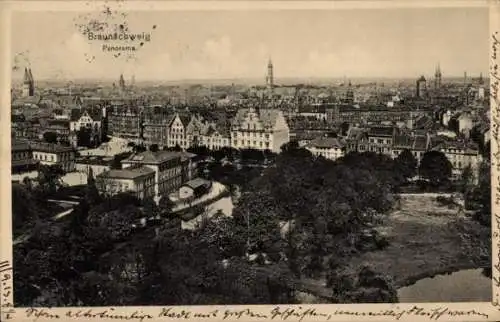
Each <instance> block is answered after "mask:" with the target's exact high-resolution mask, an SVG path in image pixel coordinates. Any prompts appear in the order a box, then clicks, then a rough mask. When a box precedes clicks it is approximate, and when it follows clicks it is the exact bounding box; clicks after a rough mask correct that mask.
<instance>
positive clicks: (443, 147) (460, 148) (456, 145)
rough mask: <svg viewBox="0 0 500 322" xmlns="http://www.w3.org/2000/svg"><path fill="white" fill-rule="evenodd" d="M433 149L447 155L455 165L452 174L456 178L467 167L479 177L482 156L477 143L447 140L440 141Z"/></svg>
mask: <svg viewBox="0 0 500 322" xmlns="http://www.w3.org/2000/svg"><path fill="white" fill-rule="evenodd" d="M432 149H433V150H436V151H440V152H442V153H444V155H446V158H448V160H449V161H450V162H451V165H452V166H453V171H452V175H453V177H454V178H459V177H460V175H461V174H462V172H463V170H464V169H465V168H466V167H470V168H471V169H472V172H473V173H474V174H475V176H476V178H477V175H478V171H479V165H480V164H481V161H482V157H481V154H480V153H479V149H478V147H477V145H476V144H475V143H473V142H470V141H456V140H453V141H451V140H446V141H444V142H440V143H438V144H437V145H436V146H434V147H433V148H432Z"/></svg>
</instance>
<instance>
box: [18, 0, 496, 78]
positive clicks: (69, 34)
mask: <svg viewBox="0 0 500 322" xmlns="http://www.w3.org/2000/svg"><path fill="white" fill-rule="evenodd" d="M93 19H96V20H98V21H100V22H108V27H107V28H108V29H107V31H112V30H111V29H110V28H111V27H110V26H113V25H116V24H122V23H124V22H125V23H126V26H128V28H129V32H130V33H142V32H147V33H151V41H150V42H146V43H145V44H144V46H142V47H140V48H139V50H138V51H137V52H135V53H134V54H127V53H124V54H123V55H121V56H120V57H115V56H114V53H108V52H104V51H103V50H102V45H103V43H104V42H102V41H89V40H88V37H87V36H85V35H84V34H83V33H82V32H81V30H80V28H79V27H81V26H82V25H88V24H89V22H90V21H92V20H93ZM154 26H155V27H154ZM12 41H13V42H12V47H11V48H12V64H13V66H14V71H13V77H14V78H19V77H21V76H22V70H23V69H24V66H26V65H28V64H30V65H31V68H32V70H33V74H34V76H35V78H37V79H49V78H64V79H71V78H110V79H116V78H117V77H118V75H119V74H120V73H123V74H124V75H125V76H127V75H131V74H135V77H136V79H137V80H140V79H143V80H176V79H207V78H240V77H241V78H264V75H265V72H266V65H267V60H268V58H269V57H272V61H273V63H274V66H275V67H274V69H275V75H276V78H277V79H279V78H280V77H344V76H347V77H416V76H418V75H420V74H425V75H431V74H432V73H433V72H434V68H435V66H436V64H437V63H440V65H441V69H442V71H443V74H444V76H445V77H446V76H461V75H463V73H464V71H467V72H468V74H469V75H478V74H479V73H480V72H482V73H483V74H487V73H488V50H489V44H488V9H487V8H461V9H460V8H439V9H423V8H422V9H415V8H411V9H377V10H375V9H364V10H309V11H304V10H300V11H299V10H287V11H284V10H274V11H270V10H268V11H262V10H261V11H164V12H152V11H142V12H129V13H126V14H121V15H119V14H113V15H106V14H104V13H94V14H91V15H89V14H83V13H81V14H79V13H75V12H16V13H14V14H13V15H12ZM115 44H116V43H115ZM121 44H123V42H122V43H121ZM135 44H138V42H135Z"/></svg>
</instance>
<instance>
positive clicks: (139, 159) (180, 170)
mask: <svg viewBox="0 0 500 322" xmlns="http://www.w3.org/2000/svg"><path fill="white" fill-rule="evenodd" d="M195 157H196V155H194V154H190V153H185V152H171V151H157V152H151V151H146V152H142V153H137V154H133V155H131V156H130V157H129V158H127V159H125V160H123V161H122V162H121V163H122V167H123V168H124V169H126V168H129V167H138V166H146V167H148V168H150V169H152V170H154V172H155V190H154V194H155V196H157V197H161V196H164V195H167V194H168V193H170V192H172V191H173V190H175V189H178V188H179V187H180V186H181V185H182V184H183V183H184V182H186V181H189V180H191V179H193V178H195V177H196V176H197V175H198V173H197V162H196V161H195Z"/></svg>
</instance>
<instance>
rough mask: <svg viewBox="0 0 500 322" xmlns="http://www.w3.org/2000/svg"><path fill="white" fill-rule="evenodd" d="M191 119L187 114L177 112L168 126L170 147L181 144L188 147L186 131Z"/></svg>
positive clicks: (168, 143)
mask: <svg viewBox="0 0 500 322" xmlns="http://www.w3.org/2000/svg"><path fill="white" fill-rule="evenodd" d="M189 121H190V118H189V117H187V116H186V115H181V114H179V113H176V114H175V116H174V118H173V120H172V121H171V122H170V124H169V127H168V138H167V146H168V147H175V146H180V147H181V148H183V149H187V148H188V147H189V142H188V139H187V131H186V128H187V126H188V124H189Z"/></svg>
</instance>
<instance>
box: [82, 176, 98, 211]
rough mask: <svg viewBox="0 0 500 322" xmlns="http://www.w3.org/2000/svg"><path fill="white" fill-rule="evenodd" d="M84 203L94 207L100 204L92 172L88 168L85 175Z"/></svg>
mask: <svg viewBox="0 0 500 322" xmlns="http://www.w3.org/2000/svg"><path fill="white" fill-rule="evenodd" d="M84 198H85V201H86V202H87V204H89V205H95V204H98V203H99V202H101V197H100V195H99V191H98V190H97V186H96V182H95V179H94V171H93V170H92V167H89V171H88V174H87V185H86V186H85V196H84Z"/></svg>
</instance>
